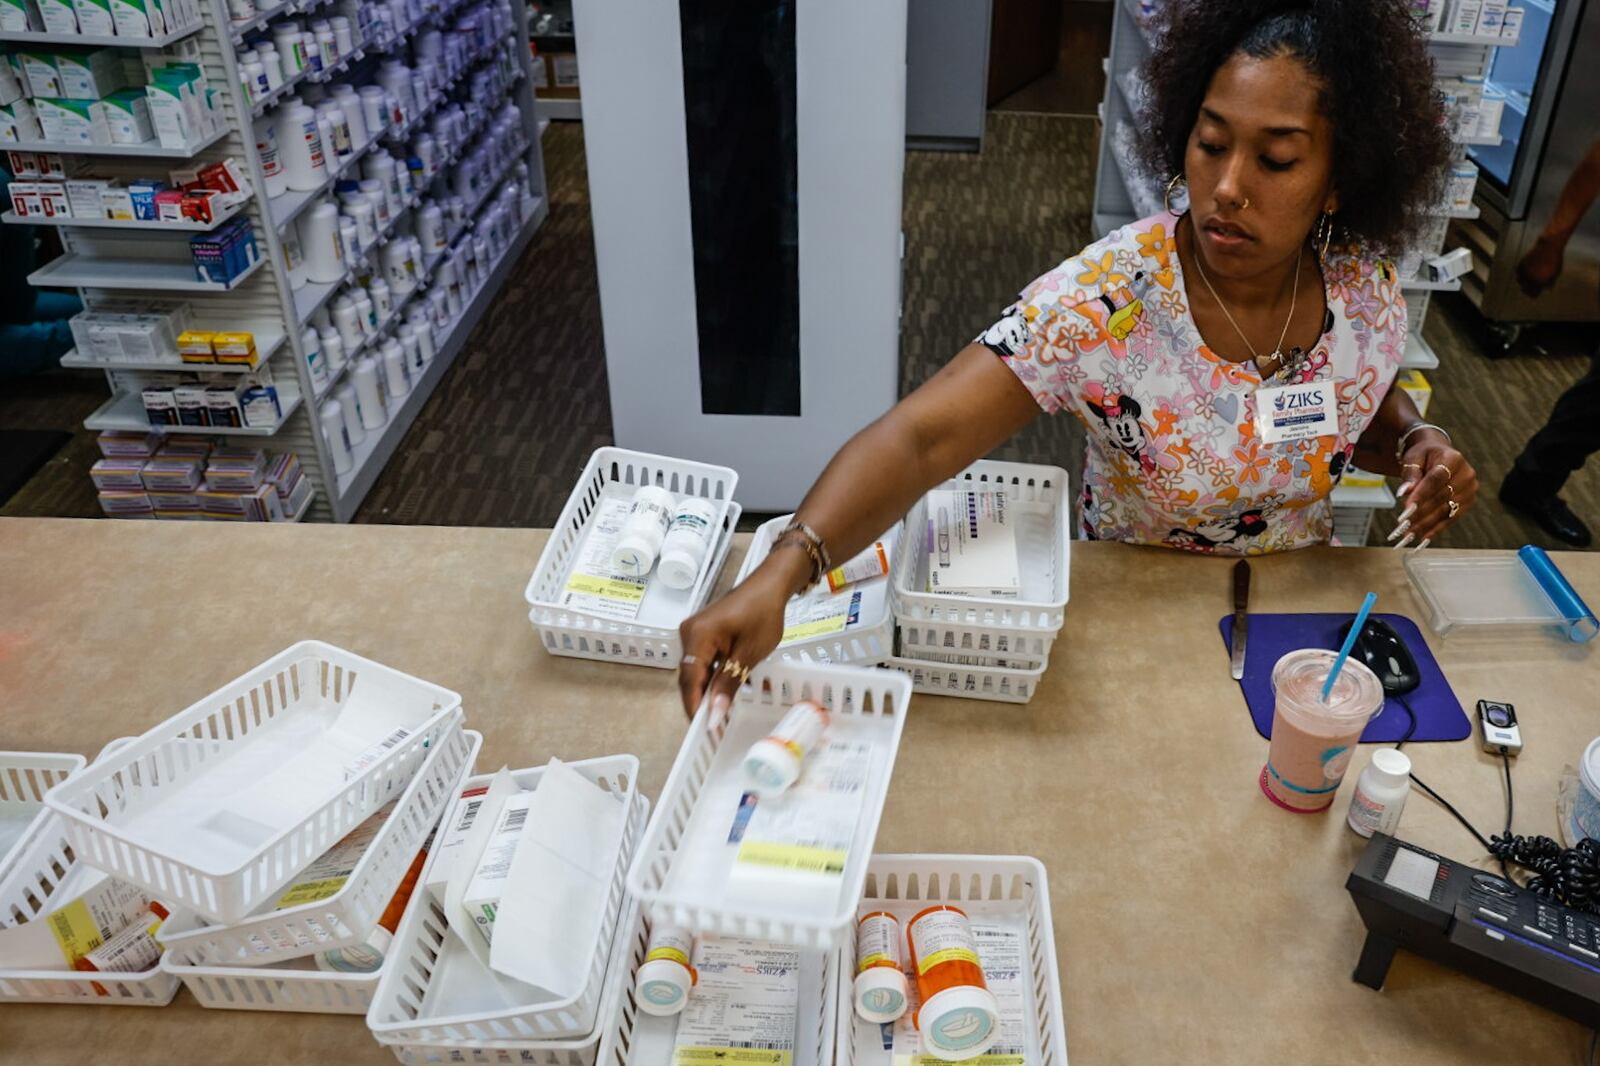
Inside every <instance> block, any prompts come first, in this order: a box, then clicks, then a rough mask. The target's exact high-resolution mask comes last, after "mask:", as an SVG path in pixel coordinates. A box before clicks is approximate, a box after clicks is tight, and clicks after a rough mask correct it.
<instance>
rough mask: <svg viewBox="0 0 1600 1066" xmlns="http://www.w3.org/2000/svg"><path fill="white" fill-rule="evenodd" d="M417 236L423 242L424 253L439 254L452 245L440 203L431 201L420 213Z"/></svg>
mask: <svg viewBox="0 0 1600 1066" xmlns="http://www.w3.org/2000/svg"><path fill="white" fill-rule="evenodd" d="M417 238H418V239H419V240H420V241H421V242H422V252H423V254H424V255H430V256H431V255H438V254H439V253H440V252H442V251H444V250H445V249H446V248H448V247H449V246H450V241H449V238H448V237H447V236H446V235H445V228H444V212H443V211H441V210H440V209H439V205H438V204H435V203H429V204H428V205H427V206H426V207H424V208H423V209H422V211H421V212H420V213H419V214H418V217H417Z"/></svg>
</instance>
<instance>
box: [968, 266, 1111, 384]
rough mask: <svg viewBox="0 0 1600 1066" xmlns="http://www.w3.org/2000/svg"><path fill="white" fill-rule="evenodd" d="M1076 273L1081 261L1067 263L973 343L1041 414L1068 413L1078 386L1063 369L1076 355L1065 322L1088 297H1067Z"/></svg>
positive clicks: (1073, 376)
mask: <svg viewBox="0 0 1600 1066" xmlns="http://www.w3.org/2000/svg"><path fill="white" fill-rule="evenodd" d="M1081 273H1082V267H1081V265H1080V257H1074V258H1072V259H1068V260H1066V261H1065V262H1063V263H1062V264H1061V265H1060V266H1058V267H1056V268H1055V269H1054V270H1051V271H1050V272H1049V273H1047V274H1045V275H1043V276H1042V277H1040V278H1038V279H1036V280H1035V281H1034V282H1033V283H1032V284H1030V285H1029V286H1028V287H1027V288H1026V289H1023V290H1022V292H1021V293H1020V294H1018V296H1017V300H1016V302H1015V303H1013V304H1012V305H1011V306H1010V307H1007V308H1006V309H1005V310H1004V311H1002V312H1001V313H1000V318H999V319H998V320H997V321H996V322H995V323H994V325H992V326H990V327H989V328H988V329H986V330H984V331H983V332H982V333H980V334H979V335H978V336H977V337H975V338H974V339H973V340H974V343H976V344H981V345H983V346H984V347H986V348H988V349H989V350H990V351H992V352H994V353H995V354H996V355H998V356H999V357H1000V358H1001V359H1003V360H1004V361H1005V363H1006V365H1007V366H1009V367H1010V368H1011V371H1012V373H1014V374H1016V375H1017V378H1018V380H1020V381H1021V382H1022V383H1023V384H1024V385H1026V386H1027V388H1028V391H1029V392H1031V393H1032V394H1033V398H1034V399H1035V400H1036V401H1038V404H1039V406H1040V407H1041V408H1043V409H1044V411H1045V413H1046V414H1055V413H1056V412H1057V411H1060V410H1061V409H1062V408H1064V407H1070V406H1071V403H1072V383H1073V382H1074V381H1075V380H1082V375H1081V374H1076V373H1074V372H1072V371H1071V370H1068V369H1067V368H1068V367H1074V366H1075V365H1076V363H1077V361H1078V358H1079V356H1080V354H1081V353H1080V351H1079V347H1078V338H1077V335H1076V331H1075V330H1074V328H1073V324H1072V322H1071V321H1070V318H1071V315H1070V312H1071V310H1072V303H1076V302H1077V300H1078V299H1081V298H1087V297H1088V296H1089V295H1090V294H1085V293H1081V292H1071V293H1070V295H1069V285H1070V283H1071V281H1072V279H1074V278H1076V277H1077V276H1078V275H1079V274H1081ZM1070 288H1071V289H1076V288H1077V286H1076V285H1070ZM1064 297H1065V298H1064ZM1069 301H1070V302H1069Z"/></svg>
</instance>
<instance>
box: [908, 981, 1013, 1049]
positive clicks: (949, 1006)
mask: <svg viewBox="0 0 1600 1066" xmlns="http://www.w3.org/2000/svg"><path fill="white" fill-rule="evenodd" d="M917 1029H918V1030H919V1031H920V1032H921V1034H922V1040H923V1043H924V1044H925V1045H927V1047H928V1050H929V1051H931V1052H932V1053H933V1054H934V1055H935V1056H937V1057H938V1058H941V1059H944V1060H946V1061H948V1062H961V1061H963V1060H965V1059H975V1058H977V1057H978V1056H979V1055H982V1054H983V1053H984V1052H985V1051H988V1050H989V1048H990V1047H992V1046H993V1045H994V1042H995V1038H997V1037H998V1036H999V1035H1000V1005H999V1004H998V1003H996V1002H995V998H994V993H992V992H990V991H989V990H988V989H986V988H979V987H978V986H977V985H957V986H956V987H955V988H947V989H945V990H944V991H943V992H936V993H934V994H933V995H932V996H929V997H928V1001H927V1002H926V1003H924V1004H923V1005H922V1006H921V1007H920V1008H919V1009H918V1011H917Z"/></svg>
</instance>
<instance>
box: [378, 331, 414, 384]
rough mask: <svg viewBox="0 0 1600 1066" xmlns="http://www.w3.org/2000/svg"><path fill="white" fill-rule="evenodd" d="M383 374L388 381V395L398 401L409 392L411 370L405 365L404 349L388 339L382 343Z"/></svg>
mask: <svg viewBox="0 0 1600 1066" xmlns="http://www.w3.org/2000/svg"><path fill="white" fill-rule="evenodd" d="M382 351H383V372H384V376H385V377H386V378H387V379H388V383H389V395H390V396H391V397H394V398H395V399H399V398H400V397H402V396H404V395H405V394H406V393H408V392H410V391H411V368H410V367H408V366H407V365H406V353H405V349H404V348H402V347H401V346H400V342H399V341H397V340H395V339H394V338H393V337H390V338H389V339H388V340H386V341H384V342H383V348H382Z"/></svg>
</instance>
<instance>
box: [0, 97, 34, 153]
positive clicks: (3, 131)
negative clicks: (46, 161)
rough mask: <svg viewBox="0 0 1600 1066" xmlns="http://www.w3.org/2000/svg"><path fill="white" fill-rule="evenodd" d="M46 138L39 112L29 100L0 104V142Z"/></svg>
mask: <svg viewBox="0 0 1600 1066" xmlns="http://www.w3.org/2000/svg"><path fill="white" fill-rule="evenodd" d="M42 140H44V129H43V128H42V127H41V126H40V125H39V113H38V112H37V111H36V110H34V107H33V103H32V102H31V101H28V100H17V101H14V102H12V103H9V104H0V144H16V143H18V142H26V141H42Z"/></svg>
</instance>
